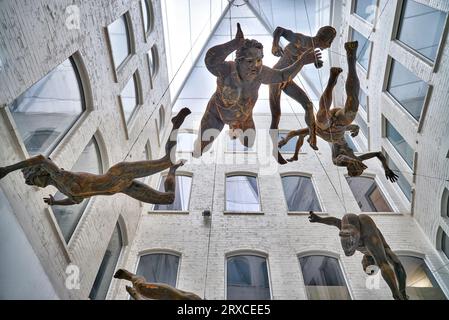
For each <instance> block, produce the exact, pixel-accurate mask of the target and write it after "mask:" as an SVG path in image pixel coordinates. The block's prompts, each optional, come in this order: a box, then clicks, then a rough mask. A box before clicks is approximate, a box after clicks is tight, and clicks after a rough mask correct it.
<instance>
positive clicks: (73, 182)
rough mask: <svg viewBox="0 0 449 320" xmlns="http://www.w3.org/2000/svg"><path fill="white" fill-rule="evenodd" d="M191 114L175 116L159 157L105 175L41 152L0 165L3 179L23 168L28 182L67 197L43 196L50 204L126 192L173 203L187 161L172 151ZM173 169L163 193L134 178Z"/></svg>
mask: <svg viewBox="0 0 449 320" xmlns="http://www.w3.org/2000/svg"><path fill="white" fill-rule="evenodd" d="M189 114H190V110H189V109H188V108H183V109H182V110H181V111H179V112H178V114H177V115H176V116H175V117H173V119H172V120H171V121H172V124H173V128H172V133H173V137H174V138H171V139H169V140H168V141H167V143H166V145H165V151H166V154H165V156H164V157H162V158H161V159H158V160H151V161H150V160H146V161H135V162H120V163H117V164H116V165H114V166H112V167H111V168H110V169H109V170H108V171H107V172H106V173H105V174H91V173H86V172H71V171H66V170H64V169H62V168H59V167H58V166H57V165H56V164H55V163H54V162H53V161H52V160H50V159H49V158H46V157H44V156H43V155H38V156H35V157H32V158H29V159H27V160H24V161H21V162H18V163H16V164H13V165H10V166H6V167H0V179H2V178H3V177H4V176H6V175H7V174H8V173H10V172H12V171H15V170H19V169H22V173H23V176H24V178H25V183H26V184H28V185H33V186H37V187H40V188H45V187H46V186H48V185H52V186H54V187H56V188H57V189H58V190H59V191H60V192H61V193H63V194H64V195H66V196H67V198H65V199H62V200H55V199H54V198H53V196H52V195H50V196H49V197H48V198H44V201H45V202H46V203H48V204H49V205H63V206H64V205H73V204H77V203H80V202H81V201H83V200H84V199H85V198H89V197H92V196H98V195H113V194H116V193H124V194H126V195H128V196H130V197H132V198H134V199H137V200H139V201H142V202H147V203H154V204H171V203H173V201H174V199H175V183H176V177H175V172H176V169H177V168H178V167H180V166H182V165H183V164H184V161H183V160H181V161H179V162H178V163H176V164H173V163H172V160H171V156H170V152H172V153H173V150H172V149H173V148H174V147H175V146H176V132H177V129H179V127H180V126H181V125H182V123H183V122H184V119H185V118H186V117H187V116H188V115H189ZM167 168H170V170H169V172H168V175H167V178H166V179H165V191H166V192H160V191H157V190H154V189H152V188H150V187H149V186H148V185H146V184H144V183H142V182H140V181H137V180H135V179H138V178H142V177H147V176H150V175H153V174H155V173H157V172H161V171H163V170H165V169H167Z"/></svg>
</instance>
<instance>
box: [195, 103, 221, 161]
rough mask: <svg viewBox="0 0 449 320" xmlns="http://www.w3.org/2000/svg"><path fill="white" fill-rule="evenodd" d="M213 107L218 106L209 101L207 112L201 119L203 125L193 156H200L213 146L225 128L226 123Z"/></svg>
mask: <svg viewBox="0 0 449 320" xmlns="http://www.w3.org/2000/svg"><path fill="white" fill-rule="evenodd" d="M212 108H217V106H215V105H214V104H213V102H212V101H209V105H208V107H207V109H206V112H205V113H204V115H203V118H202V119H201V125H200V129H199V132H198V137H197V139H196V141H195V147H194V151H193V157H195V158H199V157H201V155H202V154H203V153H204V152H206V151H207V150H209V149H210V148H211V147H212V142H214V140H215V139H216V138H217V137H218V135H219V134H220V132H221V130H223V127H224V123H223V121H222V120H221V119H220V118H219V117H218V115H216V113H215V112H212V110H211V109H212Z"/></svg>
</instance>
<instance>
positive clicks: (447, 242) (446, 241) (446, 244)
mask: <svg viewBox="0 0 449 320" xmlns="http://www.w3.org/2000/svg"><path fill="white" fill-rule="evenodd" d="M441 251H443V253H444V254H445V255H446V257H447V258H448V259H449V237H448V236H447V234H446V233H445V232H443V235H442V236H441Z"/></svg>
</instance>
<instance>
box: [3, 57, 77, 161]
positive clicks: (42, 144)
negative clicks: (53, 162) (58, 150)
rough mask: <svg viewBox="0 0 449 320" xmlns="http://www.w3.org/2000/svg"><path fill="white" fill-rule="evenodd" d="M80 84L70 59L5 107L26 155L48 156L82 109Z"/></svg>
mask: <svg viewBox="0 0 449 320" xmlns="http://www.w3.org/2000/svg"><path fill="white" fill-rule="evenodd" d="M83 99H84V98H83V92H82V85H81V82H80V80H79V77H78V71H77V70H76V67H75V64H74V63H72V61H71V59H67V60H65V61H64V62H63V63H61V64H60V65H59V66H57V67H56V68H55V69H53V70H52V71H51V72H50V73H49V74H47V75H46V76H45V77H43V78H42V79H41V80H39V81H38V82H36V83H35V84H34V85H33V86H31V88H29V89H28V90H26V91H25V92H24V93H23V94H21V95H20V96H19V97H18V98H17V99H16V100H14V102H13V103H12V104H11V105H10V106H9V110H10V111H11V115H12V117H13V118H14V122H15V123H16V125H17V129H18V130H19V133H20V135H21V137H22V139H23V140H24V143H25V147H26V148H27V151H28V153H29V154H30V155H31V156H33V155H36V154H40V153H42V154H45V155H48V154H49V153H50V152H51V151H52V150H53V148H54V147H55V145H56V144H57V143H58V142H59V141H60V140H61V139H62V137H63V136H64V134H65V133H66V132H67V131H68V130H69V129H70V127H71V126H72V125H73V123H74V122H75V121H76V120H77V119H78V117H79V116H80V115H81V113H82V112H83V110H84V101H83Z"/></svg>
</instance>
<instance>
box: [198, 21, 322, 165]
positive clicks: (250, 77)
mask: <svg viewBox="0 0 449 320" xmlns="http://www.w3.org/2000/svg"><path fill="white" fill-rule="evenodd" d="M235 50H237V51H236V58H235V61H225V59H226V57H227V56H228V55H230V54H231V53H232V52H233V51H235ZM262 58H263V46H262V44H261V43H259V42H258V41H256V40H249V39H245V38H244V36H243V32H242V30H241V29H240V24H239V23H237V32H236V36H235V38H234V39H233V40H231V41H229V42H226V43H224V44H220V45H217V46H214V47H212V48H210V49H209V50H208V51H207V54H206V57H205V63H206V67H207V69H208V70H209V71H210V72H211V73H212V74H213V75H214V76H216V77H217V88H216V91H215V93H214V94H213V95H212V97H211V99H210V100H209V103H208V105H207V109H206V112H205V114H204V115H203V118H202V119H201V125H200V130H199V135H198V138H197V140H196V142H195V151H194V153H193V156H194V157H200V156H201V155H202V154H203V152H205V151H207V150H208V149H209V148H210V147H211V144H212V142H213V141H214V139H215V138H216V137H217V136H218V134H219V133H220V132H221V130H223V127H224V125H225V124H227V125H229V127H230V135H231V137H232V138H233V139H236V138H237V137H238V138H239V140H240V142H241V143H242V144H243V145H244V146H246V147H251V146H253V144H254V140H255V125H254V121H253V108H254V105H255V104H256V101H257V97H258V91H259V87H260V86H261V84H272V83H283V82H288V81H290V80H291V79H292V78H293V77H294V76H296V74H297V73H298V72H299V71H300V70H301V68H302V67H303V66H304V65H306V64H310V63H314V62H315V61H320V63H322V62H321V53H319V52H318V50H317V51H314V50H313V49H309V50H307V51H305V52H303V54H301V55H300V56H298V57H297V59H296V60H295V61H293V63H292V64H291V65H290V66H287V67H286V68H284V69H280V70H277V69H271V68H269V67H267V66H264V65H263V64H262ZM210 129H212V130H210ZM279 157H282V156H281V155H280V154H279Z"/></svg>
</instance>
